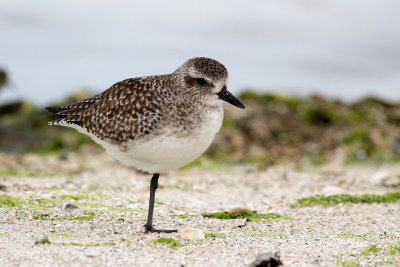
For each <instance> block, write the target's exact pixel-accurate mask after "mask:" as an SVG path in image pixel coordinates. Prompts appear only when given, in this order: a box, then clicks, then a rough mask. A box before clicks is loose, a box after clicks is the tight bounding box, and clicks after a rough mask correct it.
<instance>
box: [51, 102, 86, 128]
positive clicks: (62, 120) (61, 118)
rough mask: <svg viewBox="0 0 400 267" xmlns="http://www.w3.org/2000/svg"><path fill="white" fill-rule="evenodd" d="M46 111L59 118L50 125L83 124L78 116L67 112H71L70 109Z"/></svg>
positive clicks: (57, 108)
mask: <svg viewBox="0 0 400 267" xmlns="http://www.w3.org/2000/svg"><path fill="white" fill-rule="evenodd" d="M45 109H46V110H47V111H49V112H51V113H53V114H56V115H57V118H58V119H56V120H54V121H51V122H49V123H48V124H49V125H60V126H68V124H76V125H79V126H80V125H81V124H82V121H81V120H80V119H79V117H78V116H76V115H75V116H74V115H72V114H69V113H68V112H67V111H68V110H70V108H69V107H45ZM71 115H72V116H71Z"/></svg>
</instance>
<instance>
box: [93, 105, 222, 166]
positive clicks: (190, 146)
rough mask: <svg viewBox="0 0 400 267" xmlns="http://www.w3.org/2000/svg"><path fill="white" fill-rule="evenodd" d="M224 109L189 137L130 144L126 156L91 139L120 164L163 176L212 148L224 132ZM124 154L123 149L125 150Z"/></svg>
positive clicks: (206, 118)
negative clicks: (216, 138) (222, 130)
mask: <svg viewBox="0 0 400 267" xmlns="http://www.w3.org/2000/svg"><path fill="white" fill-rule="evenodd" d="M222 119H223V108H222V107H221V108H218V109H213V110H211V111H207V112H206V114H205V116H204V120H203V121H202V123H201V125H200V126H199V127H198V128H196V130H195V131H193V133H192V134H191V135H189V136H187V137H183V138H182V137H177V136H176V135H173V134H168V132H170V129H168V128H166V129H163V130H162V131H161V132H163V133H165V134H162V135H159V136H154V137H153V138H151V139H150V140H148V141H145V142H138V141H130V142H128V143H127V144H126V146H125V148H126V151H125V152H123V151H121V149H120V146H118V145H114V144H110V143H107V142H105V141H103V140H100V139H98V138H97V137H95V136H93V135H92V134H88V133H86V134H88V135H90V136H91V137H92V138H93V140H95V141H96V142H97V143H98V144H100V145H101V146H102V147H104V148H105V149H106V151H107V152H108V153H109V154H110V155H111V156H113V157H114V158H115V159H117V160H118V161H120V162H121V163H123V164H125V165H127V166H132V167H135V168H136V169H138V170H143V171H146V172H150V173H160V172H166V171H169V170H173V169H177V168H180V167H182V166H184V165H186V164H188V163H189V162H191V161H193V160H194V159H196V158H197V157H199V156H200V155H201V154H202V153H203V152H204V151H205V150H206V149H207V148H208V147H209V146H210V144H211V142H212V140H213V139H214V136H215V134H216V133H217V132H218V131H219V129H220V128H221V124H222ZM123 150H124V149H123Z"/></svg>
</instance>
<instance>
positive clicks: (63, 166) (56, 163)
mask: <svg viewBox="0 0 400 267" xmlns="http://www.w3.org/2000/svg"><path fill="white" fill-rule="evenodd" d="M0 160H1V162H2V165H3V166H6V167H16V166H17V167H19V166H21V168H22V167H23V168H27V169H29V170H34V171H36V172H39V173H48V172H50V173H56V174H57V175H56V176H50V175H46V174H45V175H37V174H36V176H34V177H28V176H29V175H0V185H2V187H1V188H3V190H4V192H0V194H1V193H5V194H9V195H11V196H20V197H22V199H29V201H35V199H36V198H42V199H51V200H54V201H55V203H58V204H55V205H54V206H50V208H47V209H46V210H40V209H39V210H32V209H29V207H25V206H24V207H22V208H21V207H20V208H18V207H15V208H0V262H1V265H2V266H248V265H249V264H250V263H251V262H252V261H253V260H254V259H255V256H256V255H257V254H258V253H260V252H279V253H280V256H281V260H282V261H283V263H284V266H356V265H349V264H356V263H357V264H359V265H360V266H400V263H399V262H400V255H399V254H394V255H391V254H390V253H388V252H387V251H388V250H387V249H386V248H388V247H390V246H393V245H395V244H399V245H400V243H399V242H400V227H399V225H400V204H399V203H394V204H386V203H384V204H339V205H337V206H333V207H322V206H314V207H303V208H292V207H291V204H293V203H294V202H295V200H296V199H297V198H301V197H308V196H312V195H315V194H325V195H328V194H339V193H349V194H362V193H385V192H392V191H396V190H397V191H399V188H400V186H399V184H398V183H396V180H395V179H394V178H393V177H395V176H397V175H398V174H400V166H393V165H390V166H353V167H340V166H336V167H334V168H332V167H331V168H330V169H329V170H328V169H326V168H315V167H313V168H311V167H307V168H306V167H299V166H296V167H294V166H290V165H281V166H275V167H271V168H268V169H263V170H260V169H257V168H255V167H252V166H242V167H231V168H222V169H220V170H201V169H195V168H194V169H190V170H183V171H177V172H171V173H168V174H166V175H163V176H161V178H160V188H159V190H158V191H157V195H156V199H157V200H158V201H159V202H158V203H157V204H156V211H155V225H156V227H158V228H165V229H167V228H172V229H173V228H175V229H178V230H180V231H182V230H183V229H185V228H187V227H194V228H198V229H201V230H202V231H203V232H205V233H210V232H212V233H219V235H217V236H214V237H207V238H205V239H203V240H199V241H185V240H182V237H181V233H176V234H143V233H142V231H143V228H142V226H143V224H144V223H145V219H146V212H147V205H148V203H147V197H148V187H149V178H150V177H149V176H148V175H144V174H140V173H136V172H135V171H133V170H131V169H128V168H125V167H123V166H121V165H119V164H118V163H116V162H115V161H113V160H112V159H110V158H109V157H108V156H106V155H103V154H101V155H97V156H89V155H86V156H78V155H70V156H69V157H67V158H66V159H63V160H60V159H57V158H52V157H46V158H44V157H39V156H29V155H28V156H24V157H13V156H9V155H4V154H3V155H1V157H0ZM82 194H84V195H85V196H86V197H82V198H81V199H78V200H75V201H74V200H73V199H68V198H63V197H62V196H66V195H82ZM57 201H58V202H57ZM63 202H65V203H66V202H73V203H75V204H76V205H77V206H79V207H80V208H81V210H82V211H83V213H84V214H91V213H93V214H95V215H96V216H95V218H94V219H92V220H38V219H34V216H35V215H38V214H39V215H43V216H49V218H59V217H57V216H68V215H69V214H68V212H66V211H64V210H63V206H62V204H63ZM233 207H247V208H249V209H251V210H256V211H258V212H259V213H268V212H275V213H279V214H281V215H285V216H289V217H291V219H289V220H275V221H269V222H265V221H262V222H249V223H247V225H246V226H244V227H239V226H242V225H243V224H244V222H243V220H242V219H238V220H218V219H211V218H204V217H203V216H202V215H201V214H202V213H204V212H216V211H225V210H229V209H231V208H233ZM54 216H55V217H54ZM43 236H47V237H48V239H49V240H50V241H51V242H52V244H47V245H44V244H35V241H37V240H39V239H40V238H41V237H43ZM158 237H172V238H175V239H177V240H179V241H180V242H181V243H182V246H180V247H178V248H171V247H169V246H167V245H160V244H154V243H153V242H152V240H154V239H156V238H158ZM373 244H378V246H379V248H380V251H379V252H377V253H371V254H368V253H363V251H365V248H366V247H368V246H369V245H373ZM90 245H93V246H90ZM346 264H348V265H346Z"/></svg>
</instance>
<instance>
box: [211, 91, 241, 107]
mask: <svg viewBox="0 0 400 267" xmlns="http://www.w3.org/2000/svg"><path fill="white" fill-rule="evenodd" d="M217 95H218V97H219V99H222V100H224V101H226V102H228V103H230V104H232V105H234V106H237V107H238V108H243V109H244V108H245V106H244V105H243V103H242V102H240V100H239V99H237V98H236V97H235V96H234V95H232V94H231V92H229V91H228V90H227V89H226V87H224V88H223V89H222V90H221V92H219V93H218V94H217Z"/></svg>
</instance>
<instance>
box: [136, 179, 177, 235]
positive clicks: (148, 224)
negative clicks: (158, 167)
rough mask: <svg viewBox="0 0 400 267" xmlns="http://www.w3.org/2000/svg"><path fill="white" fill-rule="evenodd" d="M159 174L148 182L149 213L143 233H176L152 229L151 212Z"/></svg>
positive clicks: (174, 231)
mask: <svg viewBox="0 0 400 267" xmlns="http://www.w3.org/2000/svg"><path fill="white" fill-rule="evenodd" d="M159 177H160V174H159V173H155V174H153V177H151V181H150V199H149V211H148V213H147V222H146V224H145V225H144V233H145V234H147V233H148V232H150V233H176V232H178V230H158V229H154V228H153V211H154V200H155V196H156V190H157V188H158V178H159Z"/></svg>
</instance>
